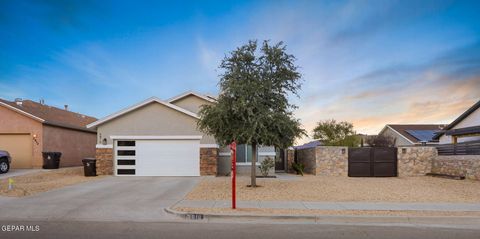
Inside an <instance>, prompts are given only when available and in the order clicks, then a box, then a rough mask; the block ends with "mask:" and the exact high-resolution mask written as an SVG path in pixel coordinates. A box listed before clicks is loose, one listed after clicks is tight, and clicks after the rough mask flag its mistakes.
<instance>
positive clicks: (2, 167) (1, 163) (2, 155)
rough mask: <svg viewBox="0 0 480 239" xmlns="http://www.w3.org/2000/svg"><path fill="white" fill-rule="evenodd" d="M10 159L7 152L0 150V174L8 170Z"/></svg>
mask: <svg viewBox="0 0 480 239" xmlns="http://www.w3.org/2000/svg"><path fill="white" fill-rule="evenodd" d="M11 162H12V157H10V154H9V153H8V152H7V151H4V150H0V173H6V172H8V170H9V169H10V163H11Z"/></svg>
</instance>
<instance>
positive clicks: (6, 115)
mask: <svg viewBox="0 0 480 239" xmlns="http://www.w3.org/2000/svg"><path fill="white" fill-rule="evenodd" d="M67 107H68V106H65V109H59V108H55V107H52V106H48V105H45V104H44V103H43V102H42V103H37V102H34V101H31V100H22V99H16V100H15V101H13V102H11V101H7V100H3V99H0V115H1V117H0V149H2V150H7V151H9V152H10V154H11V155H12V165H11V167H12V168H39V167H41V166H42V165H43V159H42V152H45V151H56V152H61V153H62V157H61V160H60V166H61V167H68V166H79V165H82V159H83V158H85V157H93V156H94V155H95V142H96V132H95V131H94V130H91V129H87V128H86V127H85V126H86V125H87V124H89V123H92V122H94V121H95V120H96V118H93V117H89V116H86V115H82V114H78V113H74V112H71V111H68V110H67Z"/></svg>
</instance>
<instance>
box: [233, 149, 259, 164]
mask: <svg viewBox="0 0 480 239" xmlns="http://www.w3.org/2000/svg"><path fill="white" fill-rule="evenodd" d="M252 153H253V150H252V145H247V144H240V145H237V163H250V162H252V156H253V154H252ZM257 158H258V157H257Z"/></svg>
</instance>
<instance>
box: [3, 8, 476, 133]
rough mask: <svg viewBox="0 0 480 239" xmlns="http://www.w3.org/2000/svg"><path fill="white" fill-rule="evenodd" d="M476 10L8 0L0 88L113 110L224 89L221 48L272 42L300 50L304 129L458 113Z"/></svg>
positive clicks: (468, 90)
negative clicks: (338, 122)
mask: <svg viewBox="0 0 480 239" xmlns="http://www.w3.org/2000/svg"><path fill="white" fill-rule="evenodd" d="M172 2H175V3H174V4H173V3H172ZM478 12H480V4H479V2H478V1H471V2H470V1H459V2H454V1H383V0H382V1H361V0H353V1H207V2H202V3H199V2H196V1H168V2H167V1H165V2H161V1H54V0H50V1H47V0H44V1H41V0H37V1H21V0H18V1H7V0H0V97H1V98H6V99H9V100H13V99H14V98H17V97H20V98H28V99H32V100H39V99H41V98H42V99H45V102H46V103H47V104H50V105H54V106H59V107H62V106H63V105H64V104H68V105H70V109H71V110H73V111H76V112H81V113H84V114H89V115H92V116H95V117H103V116H106V115H108V114H110V113H113V112H114V111H117V110H119V109H121V108H123V107H126V106H129V105H132V104H134V103H136V102H138V101H141V100H143V99H145V98H148V97H150V96H158V97H160V98H164V99H166V98H169V97H172V96H174V95H177V94H179V93H182V92H183V91H187V90H195V91H198V92H202V93H210V94H216V93H218V87H217V81H218V74H219V71H218V70H217V68H218V65H219V63H220V60H221V59H222V57H223V56H224V55H225V54H226V53H228V52H229V51H231V50H233V49H235V48H236V47H238V46H240V45H241V44H244V43H246V42H247V41H248V40H249V39H258V40H264V39H269V40H272V41H274V42H276V41H284V42H285V43H286V44H287V47H288V51H289V53H291V54H294V55H295V56H296V57H297V58H298V61H297V63H298V65H300V66H301V69H300V70H301V72H302V74H303V80H304V84H303V90H302V91H301V97H300V98H299V99H298V98H292V100H293V101H294V102H295V103H296V104H297V105H298V106H299V109H298V110H297V111H296V116H297V117H298V118H300V119H301V120H302V123H303V124H304V126H305V128H306V129H307V130H311V129H312V128H313V126H314V124H315V123H316V122H317V121H319V120H324V119H330V118H335V119H337V120H347V121H350V122H353V123H354V125H355V127H356V129H357V131H358V132H361V133H369V134H373V133H377V132H378V131H379V130H380V129H381V128H382V127H383V126H384V125H385V124H387V123H448V122H450V121H451V120H453V119H454V118H455V117H456V116H458V114H460V113H461V112H463V111H464V110H465V109H466V108H468V106H470V105H471V104H473V103H474V102H476V101H478V100H480V14H478Z"/></svg>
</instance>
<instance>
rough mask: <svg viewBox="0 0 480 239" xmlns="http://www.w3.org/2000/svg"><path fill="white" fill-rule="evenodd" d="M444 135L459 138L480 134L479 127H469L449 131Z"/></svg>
mask: <svg viewBox="0 0 480 239" xmlns="http://www.w3.org/2000/svg"><path fill="white" fill-rule="evenodd" d="M444 133H445V134H446V135H451V136H461V135H477V134H480V126H470V127H465V128H457V129H451V130H447V131H445V132H444Z"/></svg>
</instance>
